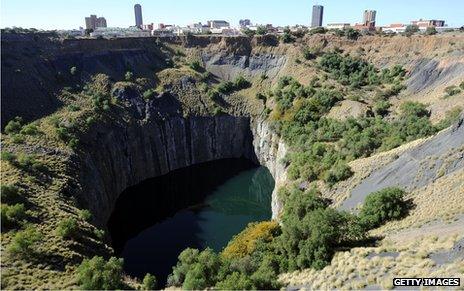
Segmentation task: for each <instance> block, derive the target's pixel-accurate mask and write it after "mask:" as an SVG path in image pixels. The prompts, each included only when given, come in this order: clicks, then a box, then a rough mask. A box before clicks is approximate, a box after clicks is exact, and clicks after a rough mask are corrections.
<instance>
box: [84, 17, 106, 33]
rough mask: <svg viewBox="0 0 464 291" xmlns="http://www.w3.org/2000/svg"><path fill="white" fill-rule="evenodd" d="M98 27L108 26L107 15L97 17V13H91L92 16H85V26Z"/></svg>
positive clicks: (88, 27) (89, 27)
mask: <svg viewBox="0 0 464 291" xmlns="http://www.w3.org/2000/svg"><path fill="white" fill-rule="evenodd" d="M97 27H106V19H105V17H97V15H93V14H92V15H90V17H86V18H85V28H86V29H93V30H95V28H97Z"/></svg>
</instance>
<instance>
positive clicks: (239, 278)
mask: <svg viewBox="0 0 464 291" xmlns="http://www.w3.org/2000/svg"><path fill="white" fill-rule="evenodd" d="M215 289H218V290H252V289H254V285H253V282H252V281H251V279H250V278H249V277H248V276H246V275H245V274H242V273H240V272H233V273H232V274H229V275H227V276H226V278H225V279H224V280H222V281H220V282H218V283H217V284H216V288H215Z"/></svg>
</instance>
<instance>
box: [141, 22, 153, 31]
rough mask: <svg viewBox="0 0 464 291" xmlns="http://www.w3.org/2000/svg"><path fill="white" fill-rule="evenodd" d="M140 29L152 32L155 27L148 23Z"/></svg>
mask: <svg viewBox="0 0 464 291" xmlns="http://www.w3.org/2000/svg"><path fill="white" fill-rule="evenodd" d="M142 29H143V30H150V31H152V30H153V29H155V25H154V24H153V23H150V24H142Z"/></svg>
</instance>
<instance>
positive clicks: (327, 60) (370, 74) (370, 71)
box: [319, 52, 380, 88]
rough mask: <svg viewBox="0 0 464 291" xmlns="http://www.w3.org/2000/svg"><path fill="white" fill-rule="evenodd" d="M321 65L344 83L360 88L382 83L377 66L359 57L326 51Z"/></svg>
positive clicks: (320, 62)
mask: <svg viewBox="0 0 464 291" xmlns="http://www.w3.org/2000/svg"><path fill="white" fill-rule="evenodd" d="M319 66H320V67H321V68H322V69H323V70H324V71H326V72H328V73H330V74H331V75H332V77H333V78H335V79H336V80H338V81H339V82H340V83H341V84H342V85H350V86H351V87H353V88H359V87H362V86H366V85H378V84H379V83H380V77H379V76H378V72H377V70H376V69H375V67H374V66H373V65H371V64H369V63H368V62H366V61H364V60H361V59H359V58H353V57H350V56H343V55H341V54H340V53H336V52H332V53H326V54H324V55H323V56H322V57H321V58H320V60H319Z"/></svg>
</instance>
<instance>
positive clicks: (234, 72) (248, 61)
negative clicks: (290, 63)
mask: <svg viewBox="0 0 464 291" xmlns="http://www.w3.org/2000/svg"><path fill="white" fill-rule="evenodd" d="M202 59H203V62H204V63H205V66H206V69H207V70H208V71H210V72H211V73H213V74H214V75H216V76H219V77H220V78H221V79H225V80H232V79H234V78H236V77H237V76H238V75H246V76H252V77H254V76H257V75H260V74H265V75H266V76H268V77H269V78H274V77H275V76H277V74H278V73H279V72H280V70H281V69H282V68H283V67H284V66H285V64H286V62H287V57H286V56H284V55H273V54H255V55H249V54H242V55H240V54H236V53H227V52H221V53H204V54H203V55H202Z"/></svg>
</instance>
